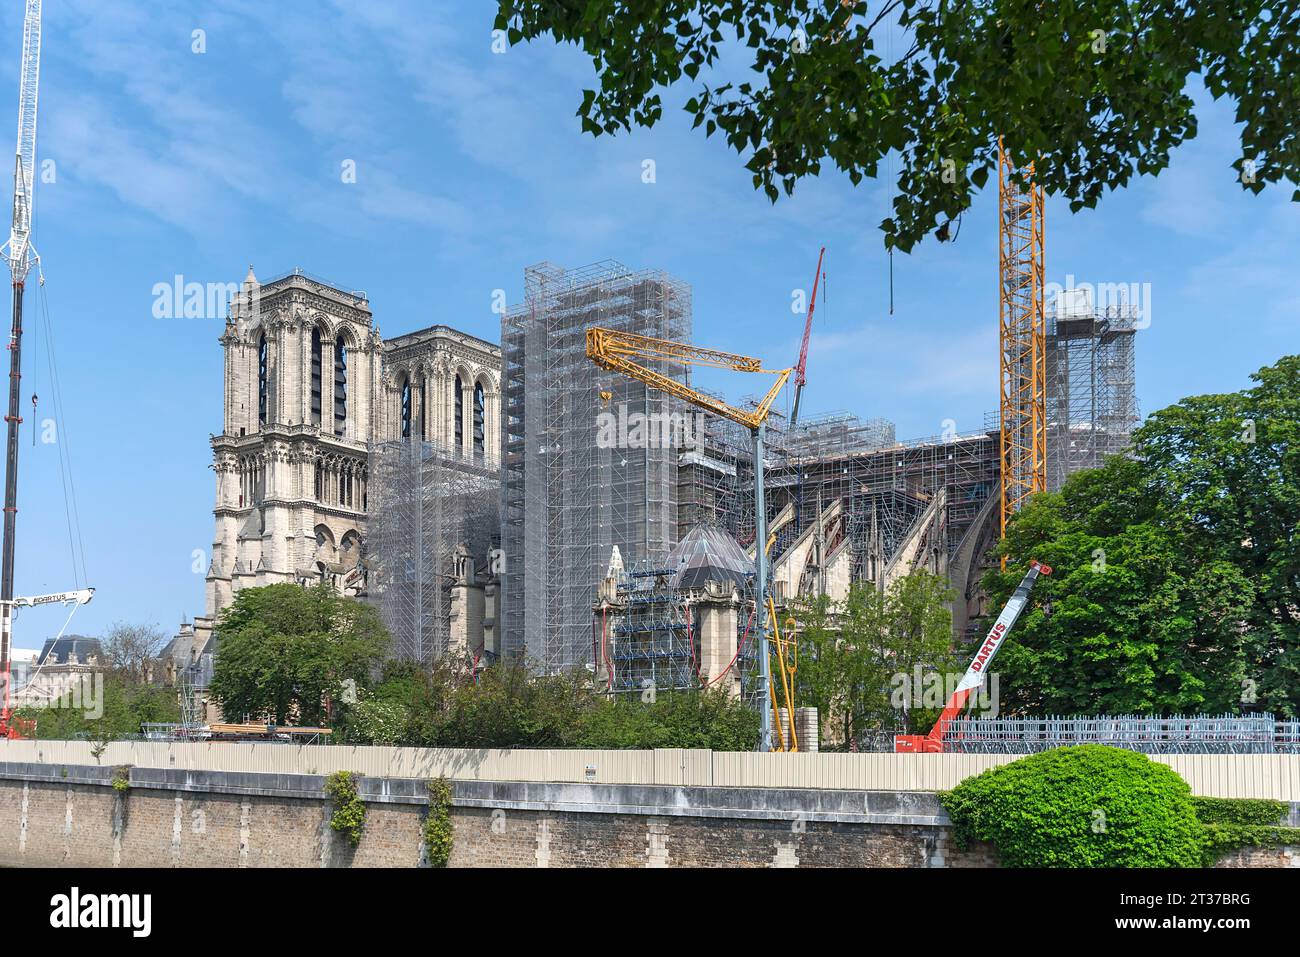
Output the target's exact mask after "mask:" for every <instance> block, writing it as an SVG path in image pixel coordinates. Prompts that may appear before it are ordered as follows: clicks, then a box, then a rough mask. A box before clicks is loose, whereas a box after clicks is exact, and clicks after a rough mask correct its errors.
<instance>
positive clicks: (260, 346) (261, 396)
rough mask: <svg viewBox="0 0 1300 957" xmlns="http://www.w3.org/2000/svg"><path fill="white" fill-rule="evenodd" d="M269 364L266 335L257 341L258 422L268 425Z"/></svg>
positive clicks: (263, 334)
mask: <svg viewBox="0 0 1300 957" xmlns="http://www.w3.org/2000/svg"><path fill="white" fill-rule="evenodd" d="M269 372H270V370H269V369H268V363H267V350H266V333H265V332H264V333H262V334H261V335H260V336H259V337H258V340H257V422H258V424H259V425H266V403H267V381H268V380H269V378H270V375H269Z"/></svg>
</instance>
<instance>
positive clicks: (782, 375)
mask: <svg viewBox="0 0 1300 957" xmlns="http://www.w3.org/2000/svg"><path fill="white" fill-rule="evenodd" d="M587 358H588V359H590V360H591V361H592V362H594V363H595V364H596V365H598V366H600V368H602V369H607V370H609V371H610V372H618V373H621V374H622V375H625V376H627V377H629V378H631V379H636V380H637V381H639V382H644V383H645V384H646V385H648V386H651V387H652V388H655V389H658V390H659V391H661V392H666V393H667V394H668V395H671V396H675V397H676V398H678V399H681V400H683V401H685V402H689V403H690V404H691V405H694V406H696V407H698V408H701V409H705V410H706V411H709V412H712V413H714V414H715V415H719V416H722V417H723V418H724V419H730V420H731V421H732V422H737V423H739V424H740V425H743V426H744V427H745V428H747V429H749V430H750V432H751V433H752V434H753V437H754V542H755V548H754V566H755V578H756V591H755V596H756V597H755V606H756V607H755V615H754V617H755V619H756V620H757V622H758V663H759V670H760V677H759V696H760V701H759V712H758V713H759V720H760V729H761V730H760V735H759V750H760V751H771V750H773V744H774V738H773V725H774V722H773V716H774V715H775V713H776V703H775V698H774V696H773V695H772V664H771V660H770V658H769V655H770V653H771V652H770V648H769V643H768V623H767V618H768V617H769V615H770V617H771V619H772V633H773V636H774V637H775V643H776V647H777V655H778V658H779V661H780V668H781V677H782V690H783V692H784V697H785V703H786V714H787V715H788V720H789V732H790V736H789V744H788V745H787V743H786V735H785V734H784V733H783V732H782V731H781V730H780V728H779V725H780V723H781V722H780V721H779V720H778V721H776V722H775V724H776V725H778V728H777V737H776V742H775V743H778V746H779V749H780V750H782V751H784V750H798V741H797V739H796V738H795V734H794V707H793V700H792V694H793V688H792V687H791V681H790V674H791V668H790V666H788V665H787V664H786V658H785V645H786V644H789V642H790V640H791V638H790V637H789V636H790V635H791V632H790V631H789V627H788V623H787V638H786V639H785V641H784V642H783V641H782V638H781V635H780V631H779V630H778V629H777V628H776V608H775V606H774V604H773V603H772V601H771V600H770V599H769V598H768V597H767V548H760V547H758V543H760V542H766V541H767V512H766V505H765V503H764V497H763V454H764V453H763V444H764V439H765V437H766V428H767V426H766V423H767V416H768V413H769V412H770V411H771V409H772V403H773V402H774V401H776V397H777V395H778V394H779V393H780V391H781V388H782V387H783V386H784V385H785V384H786V381H787V380H789V378H790V375H791V373H793V372H794V370H793V369H764V368H763V363H762V362H760V361H759V360H758V359H754V358H752V357H750V356H742V355H736V354H735V353H733V352H722V351H720V350H718V349H705V348H703V347H701V346H694V345H689V344H687V343H683V342H674V341H673V340H671V339H656V338H654V337H651V336H640V335H636V334H634V333H630V332H619V331H617V330H614V329H603V328H600V327H599V326H596V327H592V328H590V329H588V330H587ZM645 361H650V362H671V363H674V364H676V365H681V366H711V367H713V368H717V369H731V370H732V371H734V372H757V373H762V374H767V375H774V376H776V381H775V382H774V383H772V387H771V388H770V389H768V392H767V395H765V396H764V397H763V399H762V401H761V402H759V403H758V405H757V406H756V407H755V408H753V409H738V408H736V407H735V406H732V405H728V404H727V403H726V402H723V401H722V400H721V399H717V398H714V397H713V396H711V395H706V394H704V393H703V392H699V391H697V390H695V389H692V388H691V387H690V386H688V385H686V384H684V383H681V382H678V381H677V380H676V379H674V378H672V377H670V376H666V375H664V374H663V373H661V372H656V371H655V370H654V369H651V368H649V367H647V366H645V365H642V364H641V363H642V362H645ZM769 547H770V546H769ZM764 605H766V606H767V607H766V609H764V607H763V606H764ZM764 610H766V611H767V612H768V614H767V615H765V614H764ZM791 650H792V652H793V649H791Z"/></svg>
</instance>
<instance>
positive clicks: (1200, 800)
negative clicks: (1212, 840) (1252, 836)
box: [1192, 797, 1286, 827]
mask: <svg viewBox="0 0 1300 957" xmlns="http://www.w3.org/2000/svg"><path fill="white" fill-rule="evenodd" d="M1192 807H1194V808H1196V817H1197V818H1198V819H1199V820H1200V822H1201V823H1202V824H1240V825H1245V826H1251V825H1260V826H1265V827H1267V826H1275V825H1277V824H1278V822H1280V821H1281V820H1282V815H1283V814H1285V813H1286V805H1285V804H1283V803H1282V802H1281V801H1266V800H1263V799H1261V798H1207V797H1194V798H1192Z"/></svg>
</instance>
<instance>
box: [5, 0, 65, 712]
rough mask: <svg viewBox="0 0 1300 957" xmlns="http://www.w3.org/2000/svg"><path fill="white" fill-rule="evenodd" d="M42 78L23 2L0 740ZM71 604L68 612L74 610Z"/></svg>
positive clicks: (34, 28) (37, 30) (11, 245)
mask: <svg viewBox="0 0 1300 957" xmlns="http://www.w3.org/2000/svg"><path fill="white" fill-rule="evenodd" d="M40 76H41V0H27V14H26V16H25V17H24V18H23V61H22V73H21V75H20V79H19V88H18V149H17V152H16V154H15V157H14V220H13V225H12V226H11V227H10V230H9V241H8V242H6V243H5V244H4V246H3V247H0V250H3V251H5V252H6V254H7V255H8V257H9V272H10V274H11V275H12V277H13V327H12V331H11V332H10V334H9V412H8V414H7V415H5V504H4V541H3V545H2V546H0V682H3V683H4V689H3V694H4V710H3V711H0V736H2V737H12V736H13V735H14V733H15V730H14V727H13V723H12V721H11V720H10V719H11V718H12V712H11V709H10V707H9V678H10V658H11V654H12V646H13V615H14V605H15V604H16V603H15V601H14V549H15V546H16V540H15V535H16V534H17V527H18V426H19V424H21V423H22V421H23V420H22V415H21V414H20V413H21V410H20V408H19V398H18V393H19V388H20V383H21V380H22V357H23V287H24V285H25V284H26V281H27V271H28V269H30V268H31V264H32V263H33V262H35V261H36V253H35V252H34V251H33V250H32V190H33V187H34V185H35V175H34V174H35V169H36V91H37V85H38V83H39V82H40ZM76 607H77V606H76V605H73V611H75V610H76Z"/></svg>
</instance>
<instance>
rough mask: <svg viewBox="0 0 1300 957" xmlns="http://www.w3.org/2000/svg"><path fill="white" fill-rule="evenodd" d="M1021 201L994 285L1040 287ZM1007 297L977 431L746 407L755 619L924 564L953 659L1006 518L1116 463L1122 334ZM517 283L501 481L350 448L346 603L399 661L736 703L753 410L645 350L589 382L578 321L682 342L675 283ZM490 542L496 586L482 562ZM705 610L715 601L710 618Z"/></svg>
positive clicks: (1127, 371) (532, 271) (1074, 300)
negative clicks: (365, 593) (934, 581)
mask: <svg viewBox="0 0 1300 957" xmlns="http://www.w3.org/2000/svg"><path fill="white" fill-rule="evenodd" d="M1008 193H1009V195H1012V196H1014V195H1015V194H1014V189H1009V190H1008ZM1020 205H1021V206H1023V207H1024V210H1023V211H1022V212H1021V213H1019V214H1018V215H1017V216H1013V217H1012V221H1011V225H1012V226H1015V227H1016V228H1014V229H1008V230H1007V235H1006V237H1004V240H1005V246H1006V248H1005V250H1004V256H1003V258H1004V269H1012V268H1013V267H1016V268H1021V267H1017V266H1016V264H1017V263H1021V264H1022V266H1023V267H1024V268H1025V269H1028V272H1027V274H1028V275H1030V276H1031V277H1032V276H1034V275H1037V276H1038V279H1037V280H1036V281H1038V282H1040V283H1041V274H1039V273H1035V272H1034V270H1033V269H1030V268H1028V266H1027V265H1026V264H1028V263H1029V261H1030V260H1032V250H1030V249H1029V248H1028V246H1029V245H1032V243H1033V242H1034V241H1035V240H1034V234H1033V226H1032V219H1033V213H1032V210H1031V209H1030V207H1028V206H1024V204H1023V203H1022V204H1020ZM1025 223H1028V225H1025ZM1039 241H1041V240H1039ZM818 268H819V270H820V268H821V267H820V263H819V266H818ZM819 278H820V277H819ZM1007 288H1008V292H1007V294H1006V295H1005V296H1004V297H1003V312H1004V317H1005V318H1004V326H1005V327H1006V336H1005V337H1004V338H1005V339H1006V351H1005V354H1004V357H1003V362H1002V368H1003V380H1004V381H1003V402H1002V407H1001V409H1000V410H999V412H998V413H992V414H987V415H986V416H985V419H986V421H985V428H984V429H981V430H979V431H976V432H970V433H956V432H950V433H948V434H945V435H942V436H929V437H923V438H915V439H904V440H900V439H899V438H898V437H897V436H896V434H895V427H894V425H893V423H891V422H889V421H888V420H887V419H884V418H880V417H875V418H860V417H859V416H857V415H855V414H852V413H847V412H841V413H833V414H823V415H820V416H817V417H807V418H805V419H804V420H803V421H802V422H797V423H794V424H792V423H791V422H790V421H789V420H788V418H787V416H786V414H784V413H783V412H781V411H779V410H777V409H775V408H772V407H771V403H770V402H769V403H768V405H767V407H765V408H763V409H762V427H763V432H764V443H765V444H764V451H763V465H764V468H763V472H764V482H763V484H764V502H763V524H764V525H765V535H764V538H765V540H766V541H768V547H767V549H766V553H767V554H766V557H767V561H766V562H765V566H766V574H765V579H766V582H765V585H764V590H765V592H766V593H767V595H769V596H770V597H771V599H772V600H773V602H774V603H775V605H777V606H779V607H781V608H785V607H788V606H789V605H791V604H792V603H793V602H795V601H797V600H799V599H806V598H809V597H813V596H816V595H822V594H824V595H827V596H829V597H830V599H831V600H832V601H833V602H834V601H840V600H842V599H843V598H844V597H845V595H846V594H847V591H848V588H849V586H850V585H851V584H852V583H862V582H869V583H871V584H872V585H874V586H875V587H876V588H879V589H882V590H883V589H887V588H888V587H889V586H890V584H891V583H893V582H894V581H895V580H897V579H898V578H899V577H900V576H902V575H905V574H906V573H907V572H908V571H910V570H912V569H915V568H926V569H928V570H930V571H932V572H934V573H935V574H938V575H943V576H946V577H947V578H948V580H949V581H950V582H951V584H952V587H953V589H954V591H955V593H956V595H957V598H956V600H955V601H954V602H953V607H952V612H953V623H954V638H955V639H956V640H958V641H965V640H967V639H969V638H971V637H972V629H973V628H974V627H975V625H974V623H975V622H976V620H977V619H979V618H981V617H982V616H983V615H985V614H986V613H987V611H988V609H986V608H985V607H984V603H983V596H982V595H981V593H980V590H979V587H978V581H979V578H980V576H981V574H982V573H983V572H984V571H985V570H986V569H987V567H988V566H987V555H988V553H989V549H990V547H991V545H992V544H993V543H994V541H995V540H996V537H997V536H998V534H999V533H1000V531H1001V528H1002V523H1003V522H1004V521H1005V518H1006V516H1007V515H1008V514H1010V512H1011V511H1013V510H1014V509H1015V508H1016V507H1018V505H1019V503H1020V502H1021V501H1023V499H1024V498H1025V497H1026V496H1027V495H1029V494H1032V493H1033V492H1034V491H1042V490H1043V489H1045V488H1049V487H1051V488H1056V487H1059V485H1060V484H1061V482H1062V481H1063V480H1064V478H1065V477H1066V476H1068V475H1069V474H1071V473H1072V472H1074V471H1077V470H1079V469H1083V468H1090V467H1094V466H1095V465H1097V464H1098V463H1099V462H1100V461H1101V459H1102V458H1103V457H1104V456H1106V455H1110V454H1116V453H1120V452H1122V451H1123V450H1124V449H1125V448H1126V447H1127V443H1128V437H1129V434H1130V433H1131V431H1132V429H1133V427H1134V426H1135V424H1136V423H1137V420H1138V415H1137V408H1136V399H1135V395H1136V388H1135V375H1136V372H1135V361H1134V330H1135V323H1134V322H1133V320H1132V316H1131V315H1128V316H1123V315H1117V314H1111V313H1103V312H1100V311H1095V310H1092V309H1091V302H1090V300H1088V299H1086V297H1078V296H1075V297H1061V299H1062V302H1061V303H1054V304H1053V306H1055V307H1057V308H1056V309H1054V310H1052V311H1050V312H1049V311H1048V310H1047V309H1045V308H1044V307H1043V305H1042V304H1041V303H1040V302H1039V301H1038V298H1037V296H1038V294H1037V293H1034V291H1033V290H1032V289H1028V291H1026V290H1027V288H1028V287H1025V286H1024V284H1023V283H1021V284H1019V285H1017V284H1015V283H1011V284H1010V285H1008V287H1007ZM524 289H525V297H524V302H523V303H522V304H521V305H519V306H516V307H514V308H512V309H510V310H509V311H508V313H507V314H506V315H505V316H504V317H503V320H502V326H501V349H502V360H501V361H502V388H501V392H502V409H501V416H502V421H501V428H500V432H499V434H500V435H501V436H502V448H501V450H500V462H501V468H500V471H499V472H498V471H497V470H496V469H495V468H492V467H490V466H489V465H485V464H484V463H483V462H477V463H476V462H473V461H469V462H467V461H465V460H464V459H463V458H458V457H456V456H451V455H448V454H447V453H446V451H445V450H440V449H439V448H438V447H437V446H435V445H433V444H431V443H429V442H418V441H413V440H410V439H409V438H408V439H405V440H399V441H395V442H393V441H390V442H385V443H379V444H377V445H375V446H373V447H372V449H371V465H370V474H371V489H372V495H373V498H374V504H375V505H376V506H377V507H376V508H375V509H374V518H373V520H372V523H371V530H370V533H369V535H368V537H367V550H368V553H369V557H368V564H369V566H370V569H371V571H370V576H371V580H370V583H369V593H370V594H371V595H372V596H374V598H375V600H376V601H377V602H378V604H379V607H380V608H381V609H382V612H383V616H384V619H385V621H386V622H387V623H388V625H389V627H390V628H391V629H392V631H393V633H394V635H395V636H396V639H397V647H398V650H399V653H400V654H401V655H402V656H404V657H409V658H411V659H413V660H418V661H425V662H428V661H432V660H434V659H437V658H439V657H441V656H442V655H444V654H447V653H448V652H455V653H457V654H462V653H467V654H470V655H473V656H475V657H476V658H479V657H483V656H486V657H487V658H488V659H489V660H490V659H491V658H494V657H496V656H498V655H500V656H506V657H510V658H515V659H520V660H525V661H527V662H528V664H529V666H530V667H531V668H532V669H534V670H535V671H537V672H539V673H556V672H560V671H566V670H572V669H579V668H587V669H589V670H590V671H591V672H592V673H593V674H595V675H597V676H599V678H600V680H601V681H603V682H604V684H605V685H606V686H607V687H608V688H609V689H610V690H611V691H612V692H631V691H635V690H638V689H641V688H643V687H644V685H645V682H646V681H650V682H652V683H653V684H654V685H655V687H657V688H660V689H687V688H698V687H700V686H701V684H704V685H709V684H710V683H712V682H715V681H719V680H722V674H721V673H722V672H723V671H727V670H728V669H730V671H731V672H734V676H733V677H734V682H735V690H736V691H737V692H738V693H745V694H751V693H755V691H756V689H757V687H758V684H759V678H758V677H757V674H756V669H757V666H758V663H759V662H758V658H759V654H758V652H757V647H758V643H757V642H755V641H753V640H752V638H753V635H754V633H755V632H757V631H760V630H762V629H760V628H759V627H756V625H757V624H758V623H757V622H756V621H755V619H756V618H759V617H763V616H758V615H756V613H755V611H754V609H755V608H756V581H755V573H754V564H755V536H756V530H755V527H756V522H757V521H758V517H757V516H758V513H757V512H756V509H755V494H756V481H755V478H756V476H755V450H754V429H753V428H752V425H751V423H749V422H748V421H747V420H744V416H746V415H755V414H756V413H757V411H758V410H759V407H760V404H761V402H760V399H758V398H753V397H751V398H749V399H745V400H742V403H741V404H740V406H738V407H737V410H738V412H739V414H740V418H739V419H738V418H737V417H735V416H730V415H729V414H728V413H727V411H726V410H727V409H728V408H730V407H728V406H726V405H725V402H724V401H723V399H722V397H721V396H717V395H712V394H710V393H707V392H697V391H696V390H695V389H694V388H693V387H692V386H691V371H692V370H691V366H690V363H689V362H682V361H678V360H679V357H677V356H674V355H670V354H666V353H665V354H654V355H650V356H649V357H648V358H646V359H645V363H646V364H645V366H644V368H645V369H646V370H648V371H649V373H651V374H650V375H647V376H645V377H640V378H639V377H636V376H631V375H627V374H624V372H623V371H620V370H619V369H617V368H615V369H607V368H601V367H600V365H599V363H597V364H596V365H593V362H592V361H591V358H590V356H589V354H588V340H587V334H588V330H592V329H600V330H611V331H616V332H618V333H620V334H626V335H627V336H629V337H641V340H638V341H642V340H643V341H646V342H657V343H675V344H678V345H680V346H681V347H683V348H687V349H693V348H694V347H693V346H692V345H691V342H692V323H693V317H692V309H691V291H690V287H689V286H688V285H687V284H686V283H685V282H683V281H682V280H680V279H678V278H675V277H673V276H670V275H668V274H666V273H663V272H660V271H653V270H646V271H633V270H631V269H629V268H627V267H625V266H622V265H621V264H619V263H615V262H602V263H598V264H595V265H592V266H588V267H584V268H581V269H573V270H566V269H564V268H561V267H559V266H556V265H553V264H550V263H543V264H540V265H537V266H534V267H530V268H528V269H527V270H525V274H524ZM811 311H812V310H811V309H810V315H809V324H811ZM695 351H696V352H702V353H709V354H711V355H712V352H711V350H698V349H697V350H695ZM710 361H712V360H710ZM805 362H806V355H805V356H804V357H802V358H801V367H802V365H803V363H805ZM1035 369H1037V372H1036V373H1035ZM786 371H787V372H793V371H795V370H786ZM660 380H662V382H661V381H660ZM664 382H670V383H672V384H673V386H672V387H670V388H668V389H667V390H665V388H664V387H663V383H664ZM1026 383H1028V384H1026ZM674 390H680V392H679V394H674ZM692 395H699V396H702V397H704V399H703V402H704V405H703V406H701V405H700V403H699V402H695V401H692V399H691V396H692ZM1026 398H1028V399H1031V400H1034V401H1029V402H1025V401H1023V400H1024V399H1026ZM1026 409H1027V411H1026ZM629 423H631V424H632V427H631V428H629ZM1004 425H1005V428H1004ZM605 426H610V428H613V429H614V431H613V432H609V430H608V429H604V427H605ZM615 426H617V427H615ZM602 430H604V431H602ZM606 433H608V434H606ZM497 547H499V549H500V554H501V556H502V557H503V561H502V563H501V567H500V568H494V567H493V566H492V563H491V562H490V561H489V556H490V554H492V553H493V549H495V548H497ZM709 581H712V582H713V584H712V585H711V586H710V587H711V588H712V591H706V589H705V584H706V582H709ZM602 583H604V584H603V585H602ZM602 588H604V589H606V590H604V591H601V589H602ZM598 592H600V594H599V595H598ZM724 593H725V594H724ZM710 603H712V604H719V603H723V604H727V603H731V605H734V607H730V606H729V611H728V613H727V615H726V624H725V625H723V624H721V623H720V622H721V619H720V618H717V616H716V615H713V613H712V612H711V611H710V610H709V606H710ZM745 609H748V611H746V610H745ZM593 612H594V613H595V624H593ZM715 619H717V620H715ZM720 631H725V632H727V633H728V634H730V636H731V637H730V639H729V641H728V642H727V643H726V647H728V648H729V649H730V650H731V654H730V656H729V657H728V658H726V659H725V660H710V656H709V654H707V653H706V652H705V650H704V648H703V646H702V644H701V640H700V636H701V635H702V634H707V633H710V632H720ZM710 648H712V645H711V644H710ZM713 657H714V658H717V655H716V654H715V655H713ZM733 659H734V660H733Z"/></svg>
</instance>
